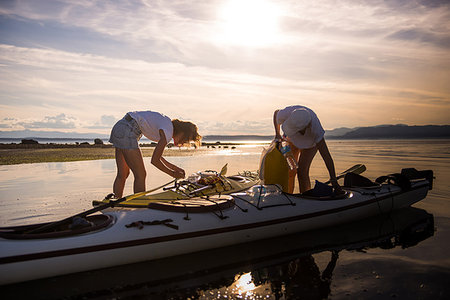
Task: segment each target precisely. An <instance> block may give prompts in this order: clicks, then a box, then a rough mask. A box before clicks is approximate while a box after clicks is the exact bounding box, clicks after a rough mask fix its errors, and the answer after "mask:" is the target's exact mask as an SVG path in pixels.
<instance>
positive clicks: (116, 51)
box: [0, 0, 450, 134]
mask: <svg viewBox="0 0 450 300" xmlns="http://www.w3.org/2000/svg"><path fill="white" fill-rule="evenodd" d="M272 2H273V3H275V4H276V5H279V7H280V8H281V11H282V13H281V14H280V16H279V17H280V19H279V25H280V28H281V33H280V39H279V41H278V42H277V43H274V44H272V45H270V46H267V47H259V48H251V47H242V46H239V45H227V44H226V43H223V42H222V43H219V42H217V39H219V38H220V34H221V33H220V30H219V29H220V22H219V21H218V17H217V16H218V15H219V11H220V5H221V4H222V3H223V1H219V0H213V1H197V2H192V1H149V0H142V1H101V0H92V1H87V0H81V1H69V0H60V1H27V0H22V1H1V2H0V99H1V100H0V118H4V117H16V118H17V119H20V120H21V121H19V120H17V121H14V122H13V121H11V122H6V121H2V122H1V123H2V124H3V125H1V126H28V128H35V127H32V126H45V124H48V126H53V127H49V128H55V127H58V126H66V128H68V129H72V130H80V129H84V128H87V129H91V130H102V131H103V132H107V131H108V130H109V129H110V128H111V126H112V125H113V123H114V122H115V120H117V119H119V118H121V117H122V116H123V115H124V114H125V113H126V112H127V111H130V110H144V109H150V110H155V111H160V112H163V113H165V114H167V115H169V116H170V117H179V118H183V119H189V120H192V121H195V122H196V123H198V124H199V127H200V126H201V128H200V129H201V130H202V129H203V131H205V132H208V134H215V133H217V134H218V133H221V132H227V133H230V134H231V133H236V132H240V133H244V132H245V133H246V132H258V133H259V132H264V134H267V133H268V134H270V133H271V132H272V131H273V129H272V125H271V115H272V113H273V110H274V109H276V108H281V107H283V106H287V105H291V104H304V105H309V106H312V108H314V109H315V110H317V111H320V112H321V113H322V115H324V116H325V117H326V118H327V119H329V120H330V121H327V122H326V123H327V124H332V125H329V126H336V127H341V126H348V127H354V126H359V125H366V124H359V123H358V122H368V121H367V120H369V119H370V122H375V123H386V121H383V118H384V115H385V114H384V112H385V110H386V105H387V106H389V105H392V106H395V107H397V106H403V107H408V109H410V110H411V111H410V112H408V113H406V112H405V111H402V110H398V111H396V112H395V114H398V115H399V116H398V118H401V119H405V122H410V123H414V120H419V119H420V120H422V119H423V117H424V115H427V114H429V115H430V116H431V115H432V114H433V113H434V112H435V111H441V112H442V113H440V114H439V120H437V119H436V120H435V122H444V121H443V120H448V117H447V118H446V119H445V117H442V116H443V115H445V114H444V113H449V110H448V103H449V98H450V97H449V95H450V90H449V87H448V81H449V79H450V71H449V70H450V61H449V60H448V53H447V52H448V48H449V45H450V38H449V33H448V32H449V31H448V28H449V21H448V20H450V6H449V5H443V4H442V3H444V2H445V1H442V3H441V2H440V1H437V0H436V1H425V0H423V1H422V0H420V1H419V0H417V1H407V0H402V1H400V0H399V1H394V0H388V1H382V0H359V1H351V0H347V1H345V0H343V1H337V2H336V1H328V0H317V1H296V0H272ZM417 95H424V96H423V97H419V96H417ZM419 98H420V99H421V101H423V102H425V103H424V104H422V105H426V107H427V109H429V110H427V111H426V112H427V113H424V111H423V107H421V108H419V109H418V108H417V106H418V105H419V103H421V102H420V101H419V100H418V99H419ZM369 108H370V109H369ZM357 109H358V111H356V110H357ZM55 112H63V113H64V115H63V116H61V115H57V114H56V116H55ZM361 112H363V113H364V114H362V113H361ZM367 113H370V117H361V118H360V117H358V116H360V115H364V116H366V114H367ZM45 116H54V117H51V118H55V119H51V118H49V119H47V117H45ZM69 116H71V117H69ZM413 116H416V119H414V117H413ZM57 117H59V120H58V119H57ZM72 117H73V119H71V118H72ZM389 118H390V117H389ZM427 118H428V119H430V120H432V117H427ZM377 119H380V121H379V122H376V120H377ZM219 120H220V122H219ZM324 123H325V122H324ZM367 125H370V124H367ZM8 128H13V127H8Z"/></svg>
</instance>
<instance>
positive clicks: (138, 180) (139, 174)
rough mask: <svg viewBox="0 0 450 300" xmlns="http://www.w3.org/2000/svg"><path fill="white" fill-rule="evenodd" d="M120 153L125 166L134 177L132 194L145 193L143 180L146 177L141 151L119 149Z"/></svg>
mask: <svg viewBox="0 0 450 300" xmlns="http://www.w3.org/2000/svg"><path fill="white" fill-rule="evenodd" d="M121 152H122V153H123V156H124V158H125V161H126V164H127V165H128V167H129V168H130V169H131V172H133V175H134V184H133V190H134V193H139V192H143V191H145V178H146V177H147V172H146V171H145V166H144V159H143V157H142V153H141V149H139V148H138V149H121Z"/></svg>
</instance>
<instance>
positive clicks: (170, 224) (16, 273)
mask: <svg viewBox="0 0 450 300" xmlns="http://www.w3.org/2000/svg"><path fill="white" fill-rule="evenodd" d="M349 178H350V177H349ZM346 179H347V178H344V191H345V193H343V194H337V195H336V194H330V195H324V194H320V193H319V194H314V193H308V192H307V193H303V194H288V193H285V192H283V191H282V190H281V189H280V188H279V187H278V186H276V185H256V186H253V187H251V188H250V189H248V190H247V191H244V192H240V193H233V194H230V195H213V196H203V197H196V198H191V199H181V200H170V201H164V200H155V201H154V202H150V203H148V205H147V207H146V208H130V207H114V208H108V209H105V210H103V211H102V213H101V214H96V215H91V216H87V217H86V218H73V220H72V222H71V223H70V224H61V226H59V227H58V228H52V230H50V231H44V232H42V231H40V230H36V228H40V227H43V226H46V225H45V224H34V225H26V226H15V227H6V228H0V284H3V285H4V284H11V283H16V282H22V281H28V280H33V279H38V278H46V277H52V276H58V275H63V274H70V273H76V272H82V271H88V270H94V269H101V268H106V267H112V266H118V265H125V264H131V263H137V262H143V261H149V260H157V259H162V258H166V257H172V256H176V255H182V254H187V253H193V252H198V251H202V250H208V249H213V248H220V247H226V246H231V245H236V244H241V243H247V242H252V241H256V240H261V239H266V238H271V237H276V236H280V235H288V234H292V233H296V232H303V231H309V230H315V229H320V228H325V227H330V226H336V225H339V224H344V223H347V222H352V221H355V220H360V219H364V218H368V217H371V216H374V215H378V214H386V213H389V212H391V211H393V210H397V209H400V208H403V207H408V206H411V205H412V204H414V203H416V202H418V201H420V200H422V199H424V198H425V197H426V195H427V193H428V190H429V189H431V188H432V182H433V175H432V171H416V170H414V169H404V170H402V172H401V173H399V174H392V175H388V176H381V177H379V178H377V180H376V181H375V182H372V181H370V180H369V181H370V184H366V182H364V181H362V182H363V183H364V184H358V182H357V180H346ZM367 180H368V179H367ZM346 181H347V184H345V183H346ZM314 190H315V189H313V190H312V191H314ZM322 190H323V186H322V187H321V189H320V191H319V192H322Z"/></svg>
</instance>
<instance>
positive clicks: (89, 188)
mask: <svg viewBox="0 0 450 300" xmlns="http://www.w3.org/2000/svg"><path fill="white" fill-rule="evenodd" d="M328 145H329V148H330V151H331V152H332V155H333V158H334V161H335V165H336V169H337V171H338V172H339V171H343V170H345V169H347V168H349V167H350V166H352V165H354V164H357V163H364V164H365V165H366V167H367V171H366V172H365V173H364V175H365V176H367V177H369V178H371V179H375V178H377V177H378V176H380V175H387V174H390V173H395V172H399V171H400V170H401V169H402V168H405V167H408V168H409V167H414V168H416V169H418V170H423V169H432V170H434V174H435V177H436V179H435V184H434V188H433V190H432V191H430V193H429V195H428V196H427V198H426V199H425V200H423V201H421V202H419V203H417V204H416V205H414V206H415V207H416V208H419V209H421V210H424V211H425V212H424V213H428V214H431V215H432V218H433V221H434V227H435V232H434V233H433V235H432V236H429V237H427V238H424V239H423V241H420V242H417V245H408V247H404V245H400V244H399V245H397V246H396V247H387V246H386V244H384V245H382V246H379V245H378V246H376V247H375V246H374V247H367V245H366V247H365V248H364V247H363V248H364V251H361V249H359V250H358V251H356V250H354V249H350V250H345V249H347V248H348V245H341V246H340V249H339V255H338V258H337V259H336V261H335V262H334V263H335V264H336V265H335V266H334V268H332V276H331V279H329V280H326V284H325V285H324V283H323V282H322V281H323V280H322V281H321V280H318V279H317V278H319V279H320V276H319V277H317V278H315V276H316V275H317V271H319V273H323V272H324V271H325V269H327V266H329V264H330V261H331V260H332V259H331V257H332V255H331V252H330V251H329V250H331V249H333V247H331V246H330V247H328V248H327V247H322V248H319V250H315V251H312V250H311V249H309V250H308V251H305V249H304V247H305V245H304V243H303V244H302V245H297V246H296V247H295V248H294V250H292V251H291V252H289V254H288V255H286V253H284V252H283V251H281V252H282V253H281V254H280V253H278V252H275V253H277V254H276V255H275V254H273V253H264V254H261V257H263V258H261V257H259V256H256V254H255V255H253V254H252V253H256V252H257V251H256V250H255V249H258V250H259V249H261V248H266V247H264V246H261V245H260V244H259V245H257V246H255V248H254V249H252V250H251V251H249V250H248V249H244V250H242V252H238V254H236V253H234V254H235V255H234V256H235V257H234V261H233V260H232V259H231V258H229V259H230V260H232V262H231V263H230V264H227V265H226V266H224V265H222V266H220V267H218V266H215V267H211V269H210V270H209V271H207V272H206V273H205V271H204V270H203V271H202V272H203V273H201V272H200V271H199V272H194V271H193V270H194V269H195V267H194V266H190V267H189V266H188V269H187V270H184V271H183V272H185V273H184V274H186V272H187V273H192V274H197V275H198V274H200V275H198V276H197V277H196V276H192V278H191V280H190V281H186V279H184V280H181V278H178V277H176V276H175V277H173V278H172V277H171V278H172V279H171V280H170V282H171V283H174V282H175V283H174V286H169V287H168V286H167V284H168V282H166V281H157V280H156V281H154V280H153V279H150V278H148V280H147V281H145V280H144V283H140V284H136V283H135V284H133V283H129V282H127V285H128V287H127V288H126V293H124V292H123V285H124V283H121V284H122V286H121V287H118V286H117V285H115V286H114V287H109V288H105V290H106V292H105V291H103V292H102V293H90V294H89V295H88V298H96V297H98V296H99V295H103V296H105V294H106V295H108V297H112V296H120V297H121V298H127V297H129V296H130V297H131V296H133V297H135V296H136V297H137V296H138V297H139V299H141V298H142V299H146V298H151V299H154V298H157V299H158V298H161V299H165V298H181V299H184V298H187V297H191V298H192V297H198V298H200V299H214V298H231V299H236V298H239V299H260V298H264V299H279V298H280V297H281V299H289V298H294V299H295V298H299V297H300V296H301V295H306V294H305V293H309V292H311V289H309V291H305V289H302V286H304V285H305V284H304V285H302V282H303V281H306V282H308V280H309V281H310V282H309V283H308V284H306V285H308V286H311V285H312V286H314V285H317V286H318V287H319V286H320V287H323V286H325V293H326V296H328V297H329V298H332V299H342V298H350V299H354V298H364V299H385V298H392V297H398V298H401V299H404V298H408V299H448V297H449V285H448V283H449V280H448V279H449V278H450V276H449V275H450V258H449V256H448V253H449V250H450V245H449V241H450V204H449V195H450V184H449V182H450V181H449V180H450V168H449V167H450V140H375V141H373V140H370V141H369V140H360V141H348V140H345V141H338V140H330V141H328ZM261 150H262V147H261V146H253V147H252V146H246V147H238V148H237V149H234V150H231V149H211V151H210V154H209V155H201V156H196V155H193V156H188V157H186V156H184V157H169V158H168V160H169V161H171V162H173V163H175V164H177V165H179V166H180V167H182V168H184V169H185V170H186V174H190V173H193V172H196V171H199V170H207V169H211V170H217V171H219V170H220V169H221V168H222V166H223V165H224V164H225V163H228V174H229V175H231V174H236V173H238V172H239V171H243V170H256V169H257V168H258V163H259V155H260V153H261ZM145 162H146V166H147V169H148V174H149V175H148V179H147V188H148V189H150V188H152V187H155V186H158V185H161V184H163V183H166V182H168V181H170V180H171V179H170V178H169V176H166V175H165V174H163V173H161V172H159V171H157V170H156V169H155V168H153V167H152V166H151V165H150V161H149V159H148V158H146V159H145ZM114 176H115V164H114V161H113V160H99V161H85V162H67V163H40V164H29V165H13V166H1V167H0V226H9V225H19V224H29V223H37V222H43V221H51V220H58V219H60V218H63V217H66V216H69V215H72V214H75V213H78V212H80V211H83V210H87V209H89V208H91V207H92V206H91V202H92V200H98V199H102V198H103V197H104V196H105V195H106V194H108V193H109V192H111V184H112V181H113V179H114ZM311 178H312V179H318V180H320V181H325V180H327V179H328V176H327V173H326V169H325V166H324V163H323V161H322V160H321V158H320V157H319V156H317V157H316V159H315V160H314V162H313V166H312V168H311ZM131 181H132V178H130V179H129V180H128V183H127V186H126V190H125V194H131V192H132V188H131V184H132V183H131ZM399 218H400V219H402V218H403V217H399ZM395 220H396V219H394V217H393V216H391V217H388V218H387V219H386V218H384V219H383V220H381V221H380V220H376V221H375V222H381V223H380V224H381V225H380V224H378V223H376V225H374V226H375V228H381V227H383V228H384V227H385V226H388V225H389V224H391V223H393V222H394V221H395ZM386 224H388V225H386ZM362 225H366V224H361V223H359V224H356V225H354V226H356V227H360V226H362ZM377 226H378V227H377ZM380 226H381V227H380ZM336 230H337V229H336ZM346 230H347V231H348V230H350V229H343V231H344V233H345V231H346ZM340 232H341V233H340V234H342V230H341V231H340ZM326 233H327V230H323V231H321V232H319V233H318V235H319V236H321V235H324V234H326ZM294 239H295V240H296V241H309V240H308V238H307V237H305V236H298V237H295V238H294ZM391 239H392V240H395V238H394V237H392V238H391ZM388 241H389V239H388ZM366 242H367V241H366ZM385 242H386V241H385ZM265 243H268V244H275V245H277V244H283V243H287V244H289V245H291V243H290V242H285V241H278V240H277V241H272V242H270V241H268V242H267V241H266V242H265ZM305 243H306V242H305ZM287 244H286V245H287ZM391 246H392V245H391ZM302 247H303V248H302ZM334 247H335V248H336V246H334ZM278 248H279V247H278ZM278 248H277V249H276V251H279V250H280V249H278ZM353 248H354V247H353ZM385 248H389V249H385ZM233 249H234V250H235V251H237V250H236V249H239V247H234V248H233ZM225 251H226V250H225ZM211 253H213V252H208V253H207V254H203V257H202V258H198V261H197V264H196V265H201V264H203V263H204V260H205V257H207V256H208V255H209V254H211ZM226 253H227V254H226V257H228V255H229V253H230V250H228V251H227V252H226ZM241 253H242V254H241ZM244 254H245V255H244ZM215 255H221V254H219V253H217V254H215ZM222 255H223V254H222ZM244 256H245V259H244ZM189 260H190V261H193V262H194V263H193V264H194V265H195V259H194V258H192V257H190V258H189ZM169 261H171V260H169ZM304 264H307V266H308V267H305V265H304ZM230 265H231V266H233V267H230ZM165 266H166V268H165V271H167V269H169V268H167V264H166V265H165ZM289 266H290V268H292V267H293V266H296V267H297V268H299V267H300V266H303V269H302V270H303V271H302V272H300V273H299V272H297V273H296V274H303V277H304V278H303V277H302V278H300V279H301V280H300V279H299V280H298V281H297V282H294V284H292V282H293V281H292V278H289V277H286V272H285V270H287V269H286V268H288V269H289ZM149 267H150V266H149ZM151 267H155V266H151ZM189 268H191V269H189ZM305 268H306V269H305ZM308 268H309V269H308ZM137 269H138V267H137V266H135V267H134V268H133V269H132V271H131V272H133V273H134V272H136V270H137ZM174 269H182V268H181V267H180V265H178V266H177V267H174ZM328 269H330V267H329V268H328ZM283 270H284V271H283ZM308 270H309V271H308ZM120 272H124V270H121V271H120ZM283 272H284V273H283ZM93 274H95V272H93ZM205 274H207V275H208V276H206V275H205ZM280 274H282V275H283V274H284V275H283V276H281V275H280ZM313 274H314V275H313ZM213 275H214V276H213ZM102 276H104V275H102ZM145 276H149V275H148V274H147V275H145ZM97 277H98V276H97ZM174 278H178V279H179V281H178V282H177V281H176V280H175V279H174ZM218 278H220V280H219V279H218ZM111 279H112V278H110V280H111ZM61 280H64V279H61ZM302 280H303V281H302ZM139 282H140V281H139ZM45 283H47V284H48V285H49V286H50V285H51V286H54V284H50V283H55V282H54V281H49V280H47V281H40V283H39V286H40V287H42V286H43V285H44V286H45ZM290 283H291V284H290ZM130 286H131V288H130ZM48 288H49V289H50V287H48ZM121 288H122V289H121ZM312 290H313V291H312V292H311V293H313V294H311V295H310V297H314V296H317V293H318V291H320V293H324V292H323V291H322V290H321V289H320V288H317V289H315V288H313V289H312ZM66 292H67V290H66ZM320 293H319V294H320ZM54 295H57V293H56V294H54ZM289 295H291V296H289ZM225 296H226V297H225ZM133 299H134V298H133Z"/></svg>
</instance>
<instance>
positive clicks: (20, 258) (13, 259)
mask: <svg viewBox="0 0 450 300" xmlns="http://www.w3.org/2000/svg"><path fill="white" fill-rule="evenodd" d="M424 187H427V188H428V184H427V183H423V184H420V185H415V186H414V187H412V188H411V189H409V190H408V191H406V192H413V191H415V190H419V189H422V188H424ZM404 193H405V191H402V190H399V191H397V192H393V193H387V194H386V195H383V196H381V197H376V196H374V197H373V198H371V199H368V200H365V201H362V202H357V203H353V204H349V205H345V206H340V207H336V208H331V209H328V210H321V211H317V212H312V213H307V214H302V215H295V216H290V217H284V218H277V219H272V220H265V221H261V222H255V223H247V224H241V225H234V226H229V227H221V228H214V229H207V230H200V231H193V232H185V233H179V234H171V235H166V236H158V237H152V238H144V239H135V240H128V241H121V242H115V243H107V244H101V245H93V246H85V247H78V248H71V249H61V250H54V251H47V252H38V253H31V254H23V255H16V256H8V257H1V258H0V265H2V264H9V263H17V262H25V261H30V260H37V259H47V258H55V257H62V256H69V255H76V254H84V253H90V252H98V251H105V250H114V249H120V248H128V247H136V246H142V245H148V244H156V243H163V242H169V241H176V240H183V239H189V238H197V237H206V236H211V235H216V234H221V233H231V232H236V231H242V230H247V229H254V228H259V227H264V226H270V225H279V224H284V223H290V222H295V221H302V220H306V219H310V218H316V217H323V216H326V215H330V214H334V213H339V212H342V211H348V210H351V209H355V208H359V207H363V206H367V205H370V204H372V203H376V202H379V201H382V200H385V199H389V198H392V199H393V197H395V196H397V195H401V194H404ZM292 196H294V197H296V198H297V197H298V198H299V200H303V201H314V200H311V199H307V200H305V199H301V198H300V197H301V195H300V194H299V195H292ZM229 197H231V196H229ZM352 197H353V193H351V195H350V196H349V198H352ZM236 199H239V197H236ZM419 200H420V199H419ZM336 201H340V202H341V201H345V199H344V200H336ZM393 201H394V200H393ZM285 205H295V202H294V204H289V203H286V204H285ZM269 208H271V207H262V209H269ZM243 213H245V212H243ZM379 213H380V214H382V213H383V212H382V211H380V212H379Z"/></svg>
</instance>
